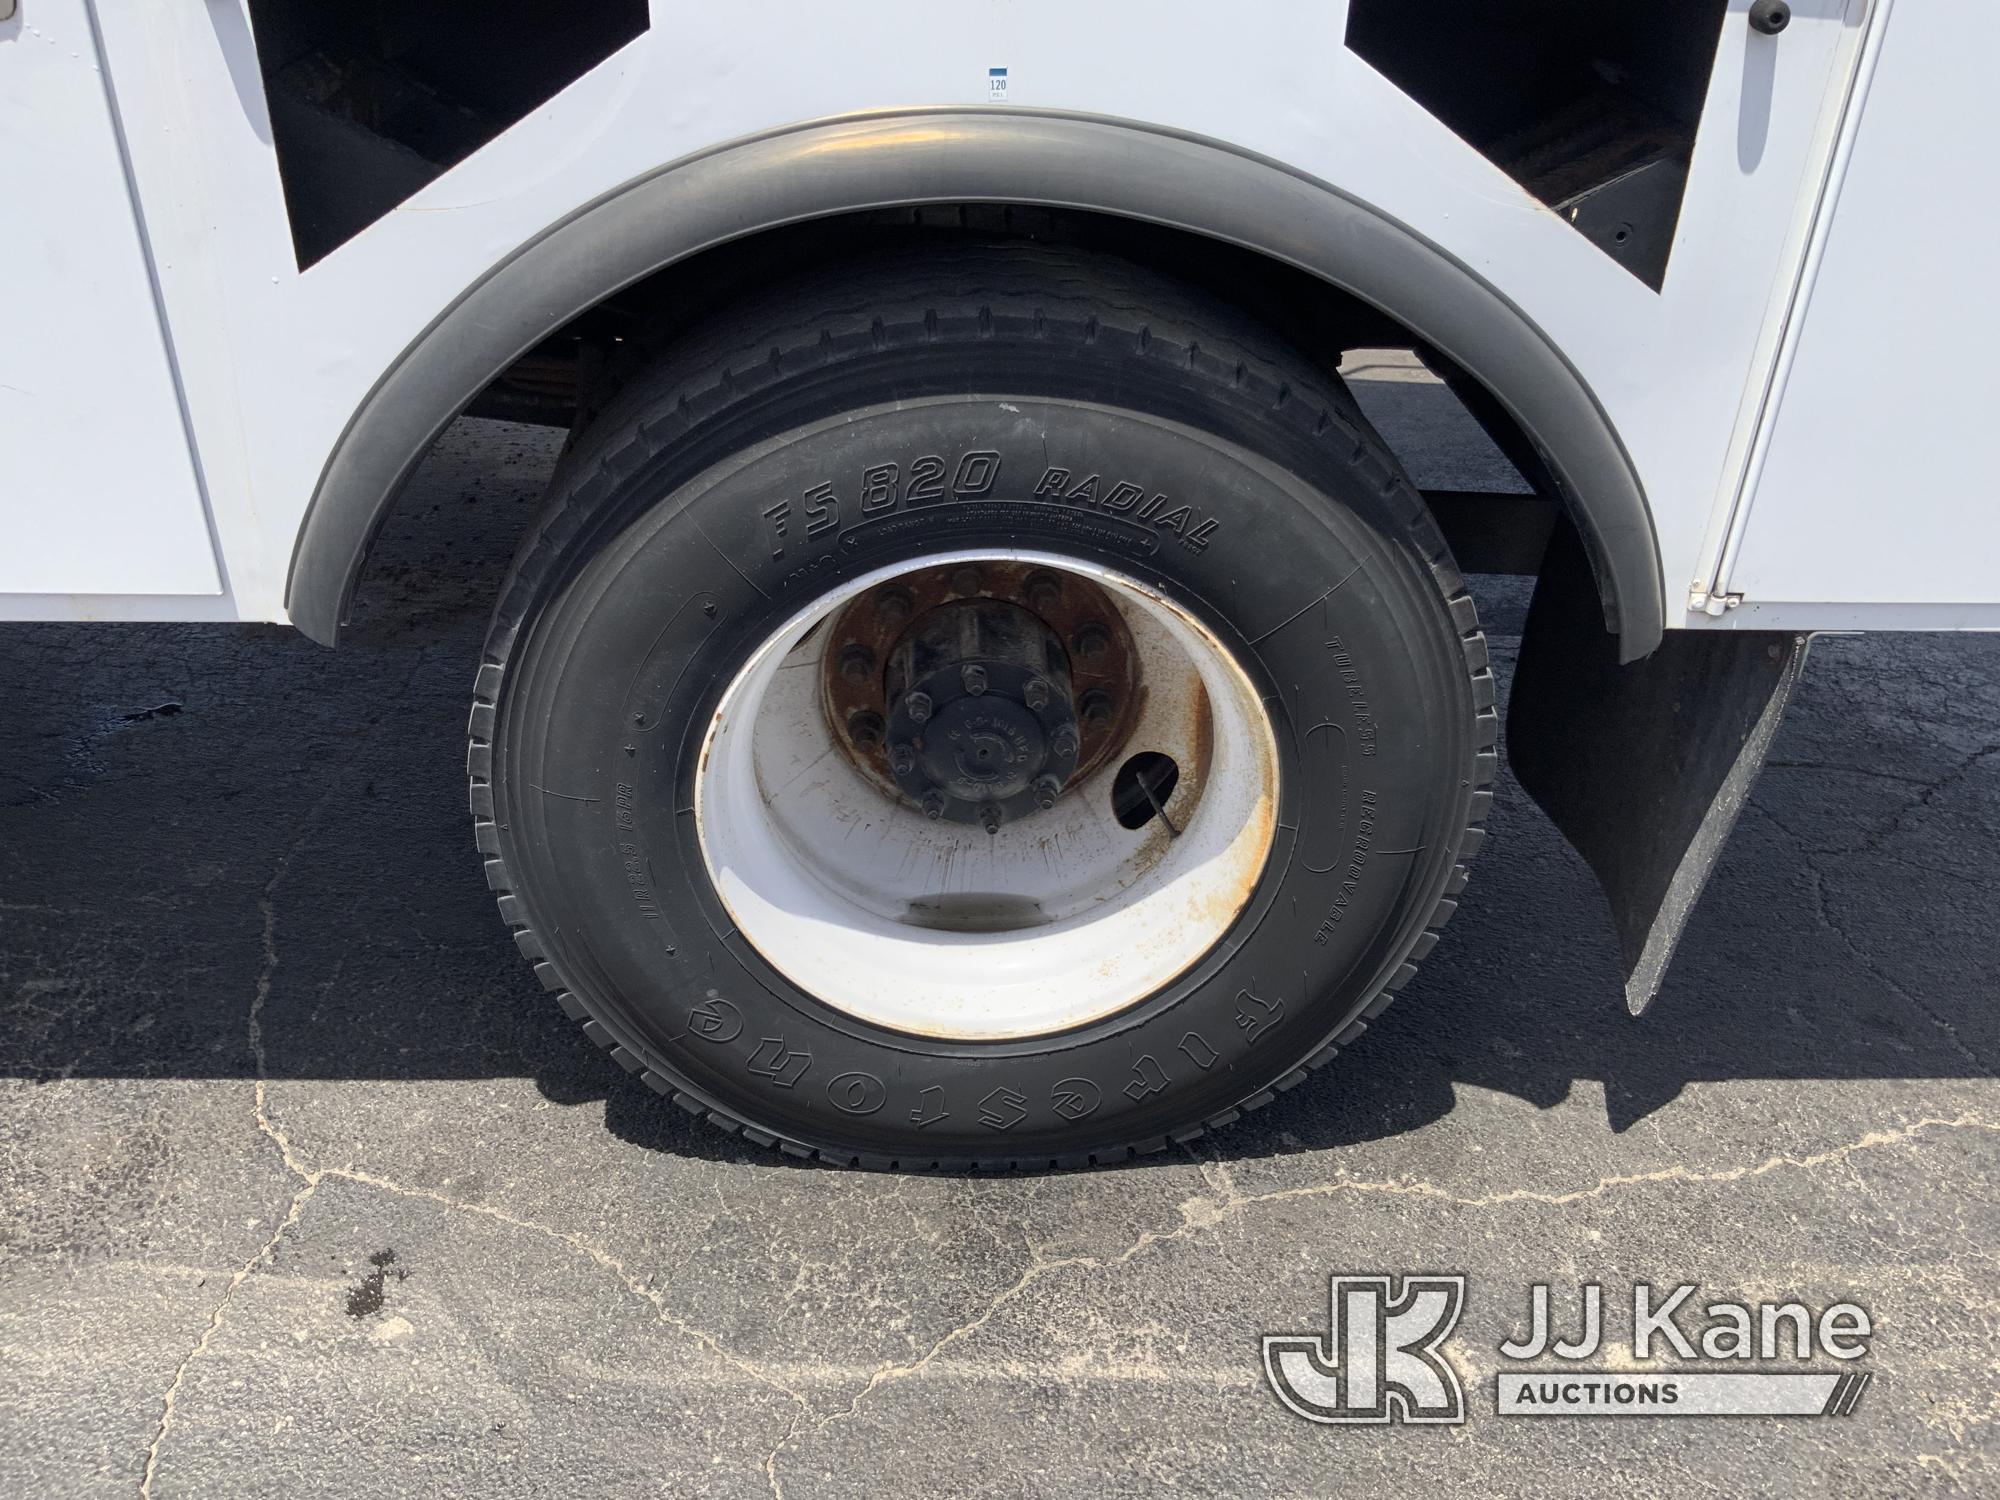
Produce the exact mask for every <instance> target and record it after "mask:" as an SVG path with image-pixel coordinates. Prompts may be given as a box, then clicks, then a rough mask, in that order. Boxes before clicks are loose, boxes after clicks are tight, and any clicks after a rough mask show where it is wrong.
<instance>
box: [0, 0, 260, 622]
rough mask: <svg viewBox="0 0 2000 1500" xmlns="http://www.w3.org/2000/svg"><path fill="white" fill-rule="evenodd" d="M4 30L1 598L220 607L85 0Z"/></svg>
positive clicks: (17, 15) (0, 109)
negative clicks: (172, 597)
mask: <svg viewBox="0 0 2000 1500" xmlns="http://www.w3.org/2000/svg"><path fill="white" fill-rule="evenodd" d="M13 9H14V14H13V15H12V16H10V17H9V18H8V19H6V20H4V21H0V298H4V303H3V304H0V306H4V311H0V594H10V593H12V594H217V593H220V592H221V591H222V581H221V576H220V574H219V572H218V571H217V568H216V560H215V549H214V545H213V543H212V541H211V540H210V536H209V528H208V520H207V517H206V515H205V514H204V511H203V506H202V498H201V490H200V486H199V482H198V480H197V477H196V472H195V460H194V455H193V453H192V452H191V450H190V448H189V444H188V434H187V428H186V425H185V423H184V422H183V421H182V417H181V403H180V398H179V393H178V391H177V389H176V387H175V383H174V374H173V369H172V365H171V363H170V360H171V355H170V351H169V348H168V344H167V339H166V334H165V331H164V329H163V328H162V326H161V322H160V313H159V305H158V303H157V301H156V299H155V298H154V295H153V284H152V277H151V273H150V269H149V266H148V263H147V257H146V249H145V245H144V242H143V240H142V238H141V230H140V225H139V220H138V218H137V216H136V212H135V209H134V206H133V200H132V194H131V189H130V185H129V183H128V182H127V179H126V172H125V160H124V153H123V151H122V150H121V149H120V144H119V137H118V127H117V122H116V121H115V119H114V117H113V114H112V108H111V95H110V92H109V88H108V85H107V83H106V81H105V75H104V71H103V63H102V58H101V56H100V53H99V50H98V46H97V38H96V35H95V31H94V28H93V27H92V25H91V19H90V14H89V11H88V8H87V7H86V5H85V4H84V3H83V0H18V3H17V5H16V6H15V7H13Z"/></svg>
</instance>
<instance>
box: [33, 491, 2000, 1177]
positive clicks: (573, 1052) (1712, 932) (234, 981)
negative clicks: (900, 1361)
mask: <svg viewBox="0 0 2000 1500" xmlns="http://www.w3.org/2000/svg"><path fill="white" fill-rule="evenodd" d="M544 457H545V455H544ZM489 467H490V465H489ZM434 469H435V466H433V470H427V473H428V474H429V475H430V484H431V489H430V491H429V492H428V493H429V499H428V501H427V502H426V503H427V504H428V505H429V506H430V507H431V508H430V509H428V510H425V509H419V511H418V512H417V513H416V514H415V515H414V517H403V518H400V519H399V522H398V528H399V529H396V530H393V531H392V533H391V535H390V537H389V538H388V539H387V540H385V543H384V552H383V561H382V562H381V563H380V564H378V567H377V570H376V573H375V575H374V576H373V577H372V578H371V593H370V603H369V607H368V608H367V609H365V610H364V611H363V613H362V616H361V618H360V619H359V621H358V628H357V630H356V632H355V635H354V638H353V640H352V641H351V642H350V643H349V644H348V645H347V646H345V647H344V648H343V649H342V650H340V651H337V652H327V651H324V650H322V649H321V648H319V647H317V646H314V645H312V644H310V643H309V642H306V641H304V640H303V639H302V638H300V637H298V636H296V635H295V634H293V633H291V632H290V631H287V630H282V629H272V628H235V627H207V626H110V625H94V626H82V627H80V626H53V625H49V626H43V625H36V626H8V627H0V642H3V643H4V644H0V701H4V702H5V703H6V704H7V705H8V712H7V714H6V715H5V716H4V720H0V1076H8V1077H13V1078H18V1079H23V1080H30V1081H46V1080H54V1079H63V1078H107V1079H120V1078H135V1079H232V1078H244V1079H247V1078H252V1077H255V1076H256V1065H255V1061H254V1058H253V1054H252V1049H251V1046H250V1042H249V1033H248V1016H249V1011H250V1007H251V1005H252V1003H253V1001H255V1000H256V999H257V997H259V996H260V995H261V997H262V998H261V1001H260V1002H259V1003H260V1005H261V1014H260V1017H259V1029H260V1031H261V1034H262V1039H263V1051H264V1056H265V1076H266V1077H268V1078H270V1079H272V1080H292V1079H339V1080H375V1079H398V1080H415V1079H440V1080H453V1079H489V1078H502V1077H506V1078H512V1077H520V1078H528V1079H532V1080H533V1082H534V1084H535V1086H536V1087H537V1088H538V1089H539V1090H540V1092H541V1093H542V1095H543V1096H544V1097H546V1098H547V1099H549V1100H550V1101H552V1102H555V1103H558V1104H563V1105H586V1104H590V1103H593V1102H595V1101H598V1100H602V1101H603V1105H604V1119H605V1124H606V1126H607V1127H608V1128H609V1129H610V1130H611V1131H612V1132H613V1133H614V1134H615V1135H617V1136H618V1137H619V1138H621V1139H623V1140H625V1141H627V1142H629V1143H630V1144H632V1145H634V1146H637V1147H640V1148H642V1149H645V1150H648V1151H659V1152H667V1153H672V1154H675V1155H679V1156H689V1157H699V1158H707V1159H718V1160H739V1159H746V1158H747V1159H751V1160H757V1161H764V1162H768V1163H769V1164H771V1165H777V1164H779V1163H780V1162H781V1161H783V1160H784V1159H782V1158H779V1157H777V1156H775V1155H768V1156H767V1155H766V1154H764V1153H762V1152H758V1151H755V1150H753V1148H750V1147H748V1146H747V1145H745V1144H744V1143H742V1142H741V1141H739V1140H737V1139H735V1138H733V1137H728V1136H724V1135H722V1134H720V1133H719V1132H717V1131H715V1130H713V1129H712V1128H710V1127H708V1126H707V1125H705V1124H702V1123H700V1122H697V1121H694V1120H691V1119H690V1118H688V1117H686V1116H684V1115H682V1114H681V1113H680V1112H679V1111H676V1110H674V1109H672V1108H671V1107H669V1106H668V1105H666V1104H665V1103H663V1102H662V1101H661V1100H660V1099H659V1098H658V1097H657V1096H655V1095H654V1094H653V1093H652V1092H651V1091H650V1090H648V1089H646V1088H645V1087H644V1086H643V1085H640V1084H638V1083H636V1082H635V1081H633V1080H632V1079H630V1078H628V1077H627V1076H626V1075H624V1074H623V1073H622V1072H620V1071H619V1070H618V1068H617V1067H616V1066H614V1065H613V1064H612V1063H611V1062H610V1061H609V1060H608V1059H607V1058H606V1057H605V1056H604V1055H603V1054H602V1053H601V1052H600V1051H599V1050H598V1049H597V1048H596V1047H595V1046H593V1045H592V1044H591V1043H590V1042H588V1041H587V1040H586V1039H585V1038H584V1037H583V1036H582V1035H581V1033H580V1032H579V1031H578V1030H577V1028H576V1027H575V1026H573V1025H572V1024H571V1023H570V1022H568V1021H567V1020H566V1019H565V1018H563V1016H562V1015H561V1014H560V1012H559V1011H558V1010H557V1008H556V1007H555V1006H554V1005H553V1004H551V1003H550V1002H549V1000H548V999H547V997H546V996H544V995H543V994H542V993H541V992H540V991H539V990H538V989H537V987H536V986H535V984H534V982H533V980H532V978H531V977H530V976H529V974H528V972H527V970H526V968H525V966H524V965H523V964H521V962H520V960H519V958H518V956H517V955H516V953H515V952H514V949H513V946H512V944H511V943H509V942H508V941H507V940H506V937H505V933H504V930H503V929H502V927H501V925H500V923H499V920H498V917H497V915H496V913H495V911H494V907H493V903H492V899H491V896H490V894H489V892H488V891H487V890H486V888H485V885H484V882H483V880H482V879H481V873H480V862H479V859H478V856H477V854H476V852H475V851H474V849H473V847H472V840H471V835H470V829H469V822H468V819H467V816H466V809H465V790H464V781H463V778H462V775H461V772H460V767H461V765H462V760H463V754H464V749H463V745H464V741H463V726H464V719H465V711H466V702H467V697H468V694H467V689H468V686H469V681H470V677H471V673H472V669H473V665H474V663H475V662H476V660H477V651H478V642H479V639H480V635H481V632H482V630H483V626H484V616H485V611H486V608H487V601H489V600H490V599H491V598H492V594H493V588H494V584H495V582H496V581H497V578H498V576H499V570H500V567H501V566H502V563H503V561H504V556H505V549H504V547H502V546H500V545H499V541H498V539H500V538H503V537H511V536H512V535H514V534H515V533H516V532H517V531H518V528H519V526H520V524H522V521H523V519H524V517H523V515H522V510H523V508H524V507H527V506H529V505H531V504H532V503H533V496H534V494H535V493H536V492H538V490H539V480H538V479H537V478H535V477H534V470H533V465H531V464H530V465H525V466H524V476H523V479H522V482H521V484H520V486H519V493H518V494H515V493H512V492H510V491H508V490H507V489H506V488H505V486H502V487H501V488H500V492H499V493H497V494H495V493H493V489H494V486H493V482H492V480H491V478H490V475H489V477H487V478H486V479H483V480H482V481H480V482H481V484H483V486H484V489H482V490H481V491H480V492H479V493H477V494H475V495H474V496H473V501H471V502H467V501H463V500H462V499H461V498H460V497H459V496H457V495H456V494H455V493H454V492H453V489H452V480H451V477H450V475H449V474H448V475H447V476H446V478H445V479H444V480H442V481H441V480H440V479H439V478H438V477H437V475H436V473H435V472H434ZM475 502H476V503H477V504H478V505H480V506H482V507H484V508H485V509H486V510H487V511H490V512H491V515H490V519H489V522H488V526H489V530H490V531H491V533H492V539H491V540H489V542H488V543H487V544H485V545H484V546H483V547H482V546H481V545H477V544H475V542H469V541H466V540H465V535H466V533H465V531H464V529H463V528H460V529H459V530H457V531H453V532H449V533H447V532H445V531H443V530H441V529H440V527H439V526H438V524H437V515H438V512H439V511H440V510H442V509H444V508H447V507H449V506H451V505H454V504H460V503H467V504H470V503H475ZM1497 603H1498V608H1497V610H1496V611H1495V614H1496V616H1497V618H1498V619H1499V621H1500V623H1501V624H1503V625H1505V624H1507V623H1510V619H1509V611H1510V609H1514V608H1515V604H1517V603H1518V601H1514V603H1512V604H1510V602H1509V600H1508V599H1507V598H1505V597H1502V598H1499V599H1498V601H1497ZM1515 613H1516V614H1517V613H1518V611H1517V609H1516V610H1515ZM1507 645H1508V642H1507V641H1506V640H1505V639H1504V638H1501V639H1499V640H1497V641H1496V647H1497V648H1498V649H1496V658H1497V659H1498V663H1499V666H1500V668H1501V670H1503V671H1504V670H1505V668H1506V666H1507V664H1508V663H1507V658H1508V652H1507V650H1506V647H1507ZM1996 660H2000V641H1996V640H1992V639H1990V638H1978V637H1929V638H1926V637H1871V638H1867V639H1865V640H1850V641H1840V642H1834V643H1829V645H1828V646H1826V647H1823V648H1822V650H1821V652H1820V655H1819V657H1818V658H1817V659H1816V661H1815V663H1814V665H1813V666H1812V667H1811V668H1810V669H1809V671H1808V675H1807V680H1806V682H1805V684H1804V685H1803V686H1802V688H1801V690H1800V693H1799V696H1798V699H1797V701H1796V704H1795V707H1794V711H1793V714H1792V717H1791V719H1790V721H1789V722H1788V724H1787V726H1786V728H1785V730H1784V731H1783V733H1782V734H1781V736H1780V740H1779V744H1778V746H1777V748H1776V750H1775V752H1774V755H1773V761H1772V766H1771V769H1769V770H1768V771H1767V773H1766V775H1765V777H1764V779H1763V780H1762V781H1761V782H1760V783H1759V785H1758V786H1757V788H1756V790H1755V793H1754V795H1753V797H1752V800H1751V804H1750V807H1749V809H1748V811H1747V812H1746V814H1745V817H1744V819H1743V821H1742V823H1741V824H1740V825H1739V827H1738V830H1737V833H1736V836H1735V838H1734V840H1733V841H1732V843H1731V845H1730V847H1729V849H1728V851H1727V852H1726V854H1725V857H1724V859H1723V861H1722V864H1721V866H1720V868H1719V869H1718V871H1717V873H1716V876H1715V879H1714V880H1713V882H1712V883H1711V885H1710V888H1709V890H1708V892H1707V894H1706V895H1705V896H1704V898H1703V900H1702V903H1701V905H1700V907H1699V908H1698V910H1697V912H1696V914H1695V917H1694V921H1693V923H1692V925H1691V926H1690V928H1689V931H1688V933H1687V936H1686V939H1685V941H1684V942H1683V945H1682V949H1681V952H1680V955H1679V957H1678V958H1677V959H1676V962H1675V964H1674V967H1673V970H1672V972H1671V973H1670V975H1669V978H1668V982H1667V984H1666V987H1665V989H1664V991H1663V993H1662V994H1661V996H1660V998H1659V999H1658V1000H1657V1001H1656V1002H1655V1003H1654V1004H1653V1006H1652V1007H1651V1008H1650V1009H1649V1010H1648V1011H1647V1012H1646V1013H1645V1014H1644V1015H1643V1016H1641V1017H1638V1018H1633V1017H1630V1016H1628V1015H1626V1014H1625V1012H1624V1009H1623V1004H1622V991H1621V983H1620V974H1619V971H1618V967H1617V959H1616V952H1615V948H1614V945H1613V942H1612V939H1611V930H1610V924H1609V917H1608V914H1607V912H1606V911H1605V907H1604V903H1603V899H1602V897H1601V896H1600V895H1599V894H1598V892H1597V890H1596V888H1595V886H1594V884H1593V883H1592V880H1591V877H1590V875H1589V873H1588V871H1587V870H1586V869H1585V867H1584V866H1583V864H1582V862H1581V861H1580V860H1578V859H1577V858H1576V857H1575V856H1574V855H1573V854H1572V853H1571V852H1570V851H1569V850H1568V848H1567V847H1566V846H1565V845H1564V844H1563V843H1562V841H1561V838H1560V836H1559V835H1558V834H1557V833H1556V832H1555V830H1554V828H1553V827H1552V826H1551V825H1550V824H1549V823H1548V822H1547V820H1546V819H1545V818H1543V817H1542V816H1541V814H1540V813H1539V811H1538V810H1537V809H1536V808H1535V807H1534V806H1533V805H1532V804H1531V803H1530V802H1529V801H1528V799H1527V798H1526V797H1525V796H1524V795H1523V794H1522V793H1521V792H1520V790H1519V788H1518V787H1516V786H1515V785H1514V784H1513V783H1512V782H1511V781H1508V780H1506V779H1505V778H1504V777H1503V780H1502V782H1501V784H1500V786H1499V787H1498V788H1497V792H1498V795H1497V797H1496V805H1495V810H1494V814H1493V818H1492V822H1491V825H1490V829H1491V833H1490V838H1489V841H1488V844H1487V847H1486V848H1485V850H1484V851H1483V852H1482V854H1481V855H1480V858H1479V860H1478V862H1477V865H1476V868H1475V872H1474V876H1473V881H1472V885H1471V887H1470V889H1469V890H1468V891H1467V893H1466V897H1465V899H1464V901H1463V902H1462V904H1461V909H1460V912H1459V915H1458V916H1457V918H1456V919H1455V920H1454V922H1453V923H1452V925H1451V927H1450V928H1449V930H1448V931H1447V932H1446V934H1445V937H1444V940H1443V942H1442V943H1441V944H1440V945H1439V947H1438V948H1437V950H1436V951H1435V952H1434V953H1433V954H1432V956H1431V957H1430V959H1429V960H1427V962H1426V963H1425V965H1424V967H1423V970H1422V972H1421V973H1420V975H1419V977H1418V978H1417V980H1416V981H1415V982H1414V983H1412V984H1411V985H1410V986H1409V988H1408V989H1407V990H1406V991H1405V992H1404V993H1403V994H1402V995H1401V996H1400V997H1399V998H1398V1000H1397V1003H1396V1004H1395V1005H1394V1006H1392V1007H1391V1008H1390V1009H1389V1010H1388V1011H1387V1012H1385V1013H1384V1015H1383V1016H1382V1018H1381V1019H1380V1020H1379V1022H1378V1023H1377V1024H1376V1025H1375V1026H1374V1027H1373V1028H1372V1029H1371V1030H1370V1031H1369V1033H1368V1034H1367V1035H1366V1036H1364V1037H1363V1038H1361V1039H1360V1040H1359V1041H1358V1042H1357V1044H1356V1045H1355V1046H1353V1047H1352V1048H1351V1049H1349V1050H1348V1051H1347V1052H1346V1053H1345V1054H1344V1055H1343V1056H1341V1057H1340V1058H1338V1059H1336V1061H1335V1062H1334V1063H1333V1064H1332V1065H1330V1066H1329V1067H1327V1068H1325V1069H1323V1070H1322V1071H1321V1072H1320V1073H1318V1074H1315V1075H1314V1076H1313V1077H1312V1078H1311V1079H1309V1080H1308V1081H1307V1082H1305V1083H1304V1084H1302V1085H1300V1086H1299V1087H1298V1088H1296V1089H1295V1090H1293V1091H1292V1092H1291V1093H1289V1094H1287V1095H1286V1096H1284V1097H1283V1098H1282V1099H1280V1100H1278V1101H1276V1102H1275V1103H1273V1104H1272V1105H1270V1106H1269V1107H1268V1108H1266V1109H1264V1110H1262V1111H1260V1112H1258V1113H1257V1114H1255V1115H1252V1116H1250V1117H1248V1118H1246V1119H1245V1120H1243V1121H1242V1122H1240V1123H1238V1124H1237V1125H1235V1126H1232V1127H1231V1128H1229V1129H1227V1130H1225V1131H1221V1132H1218V1133H1217V1134H1216V1135H1214V1136H1213V1137H1211V1138H1210V1141H1209V1143H1208V1149H1212V1150H1213V1151H1214V1152H1215V1153H1216V1154H1218V1155H1219V1156H1221V1157H1222V1158H1224V1159H1231V1158H1239V1159H1240V1158H1253V1157H1263V1156H1269V1155H1274V1154H1283V1153H1288V1152H1296V1151H1305V1150H1325V1149H1328V1148H1336V1147H1340V1146H1344V1145H1353V1144H1358V1143H1361V1142H1366V1141H1373V1140H1379V1139H1382V1138H1384V1137H1390V1136H1396V1135H1400V1134H1403V1133H1406V1132H1409V1131H1413V1130H1417V1129H1420V1128H1422V1127H1423V1126H1425V1125H1428V1124H1432V1123H1434V1122H1436V1121H1438V1120H1440V1119H1443V1118H1445V1117H1447V1116H1448V1115H1450V1114H1451V1112H1452V1111H1453V1109H1454V1107H1455V1106H1456V1103H1457V1101H1458V1099H1459V1097H1460V1096H1461V1094H1462V1093H1463V1092H1464V1091H1465V1090H1468V1089H1484V1090H1489V1091H1495V1092H1499V1093H1504V1094H1509V1095H1512V1096H1514V1097H1516V1098H1519V1099H1522V1100H1525V1101H1527V1102H1528V1103H1529V1104H1532V1105H1534V1106H1536V1107H1538V1108H1543V1109H1548V1108H1553V1107H1555V1106H1556V1105H1558V1104H1561V1103H1563V1102H1565V1101H1567V1100H1569V1099H1570V1098H1571V1097H1572V1095H1573V1094H1575V1093H1576V1092H1577V1091H1578V1090H1579V1089H1585V1090H1593V1091H1601V1094H1602V1098H1603V1107H1604V1110H1605V1115H1606V1118H1607V1120H1608V1122H1609V1124H1610V1125H1611V1127H1612V1128H1613V1129H1614V1130H1620V1131H1622V1130H1626V1129H1629V1128H1631V1127H1632V1126H1633V1125H1635V1124H1637V1123H1639V1122H1641V1121H1643V1120H1645V1119H1646V1118H1647V1117H1648V1116H1649V1115H1651V1114H1652V1113H1654V1112H1655V1111H1657V1110H1659V1109H1660V1108H1662V1107H1663V1106H1665V1105H1666V1104H1668V1103H1670V1102H1672V1101H1673V1100H1675V1099H1676V1098H1678V1097H1679V1096H1680V1095H1681V1093H1682V1092H1683V1091H1684V1090H1686V1089H1687V1088H1688V1087H1689V1086H1690V1085H1693V1084H1699V1083H1714V1082H1727V1081H1732V1080H1739V1079H1781V1080H1800V1079H1804V1080H1820V1079H1824V1080H1848V1079H1881V1078H1898V1079H1959V1078H1968V1077H1991V1076H1994V1074H1995V1072H1996V1059H2000V1007H1995V1006H1994V1005H1993V1004H1992V997H1993V993H1994V988H1995V986H1994V979H1995V969H1996V963H1995V960H1994V958H1993V955H1992V953H1991V952H1990V950H1989V949H1988V948H1987V947H1986V945H1985V944H1984V941H1983V939H1982V937H1981V934H1982V933H1983V931H1984V930H1985V928H1986V927H1987V925H1988V923H1989V922H1990V915H1991V913H1990V894H1989V893H1990V892H1991V891H1992V890H1993V889H1995V888H1996V884H2000V840H1996V839H1995V838H1994V837H1993V836H1992V835H1993V832H1994V829H1995V824H1996V823H2000V744H1995V743H1994V740H1995V739H1996V738H2000V736H1996V735H1995V732H1994V731H1993V730H1992V729H1991V728H1990V727H1989V726H1991V725H1993V724H1994V723H1996V722H2000V687H1996V685H1995V684H2000V672H1995V671H1994V670H1993V669H1994V666H1995V665H1996ZM1982 736H1984V738H1982Z"/></svg>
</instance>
